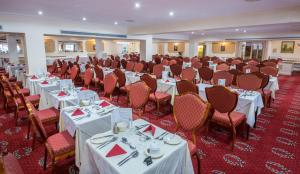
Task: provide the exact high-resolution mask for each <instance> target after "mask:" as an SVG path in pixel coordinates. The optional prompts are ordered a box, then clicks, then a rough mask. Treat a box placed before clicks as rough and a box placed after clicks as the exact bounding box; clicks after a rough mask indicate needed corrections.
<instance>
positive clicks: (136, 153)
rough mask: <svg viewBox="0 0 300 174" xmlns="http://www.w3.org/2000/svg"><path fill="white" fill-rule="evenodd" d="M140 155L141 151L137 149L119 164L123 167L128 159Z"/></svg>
mask: <svg viewBox="0 0 300 174" xmlns="http://www.w3.org/2000/svg"><path fill="white" fill-rule="evenodd" d="M138 156H139V152H138V151H137V150H136V151H133V152H132V153H131V154H130V155H128V156H127V157H126V158H124V159H123V160H121V161H120V162H119V163H118V166H119V167H121V166H122V165H123V164H125V163H126V162H127V161H129V160H130V159H131V158H136V157H138Z"/></svg>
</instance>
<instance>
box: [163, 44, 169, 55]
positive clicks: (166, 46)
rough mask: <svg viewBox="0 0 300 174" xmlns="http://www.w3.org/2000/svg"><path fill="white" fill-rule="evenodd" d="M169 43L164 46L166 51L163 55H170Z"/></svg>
mask: <svg viewBox="0 0 300 174" xmlns="http://www.w3.org/2000/svg"><path fill="white" fill-rule="evenodd" d="M168 44H169V43H168V42H164V43H163V45H164V51H163V55H166V54H169V50H168V48H169V47H168Z"/></svg>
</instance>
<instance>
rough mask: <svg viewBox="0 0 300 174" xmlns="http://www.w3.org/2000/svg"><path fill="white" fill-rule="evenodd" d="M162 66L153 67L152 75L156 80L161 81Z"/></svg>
mask: <svg viewBox="0 0 300 174" xmlns="http://www.w3.org/2000/svg"><path fill="white" fill-rule="evenodd" d="M164 69H165V68H164V66H163V64H157V65H154V66H153V75H155V76H156V79H161V78H162V72H163V71H164Z"/></svg>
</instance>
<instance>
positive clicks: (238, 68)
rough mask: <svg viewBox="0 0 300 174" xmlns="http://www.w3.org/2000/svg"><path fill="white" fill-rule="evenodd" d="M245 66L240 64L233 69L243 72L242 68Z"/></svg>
mask: <svg viewBox="0 0 300 174" xmlns="http://www.w3.org/2000/svg"><path fill="white" fill-rule="evenodd" d="M246 65H247V64H246V63H244V62H242V63H239V64H237V65H235V67H236V69H237V70H239V71H241V72H243V71H244V69H243V68H244V66H246Z"/></svg>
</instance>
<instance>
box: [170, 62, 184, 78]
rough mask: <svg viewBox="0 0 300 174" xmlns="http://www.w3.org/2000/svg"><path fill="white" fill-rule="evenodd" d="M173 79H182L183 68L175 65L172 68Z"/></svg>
mask: <svg viewBox="0 0 300 174" xmlns="http://www.w3.org/2000/svg"><path fill="white" fill-rule="evenodd" d="M170 69H171V72H172V75H173V77H180V74H181V72H182V66H181V65H178V64H173V65H171V66H170Z"/></svg>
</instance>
